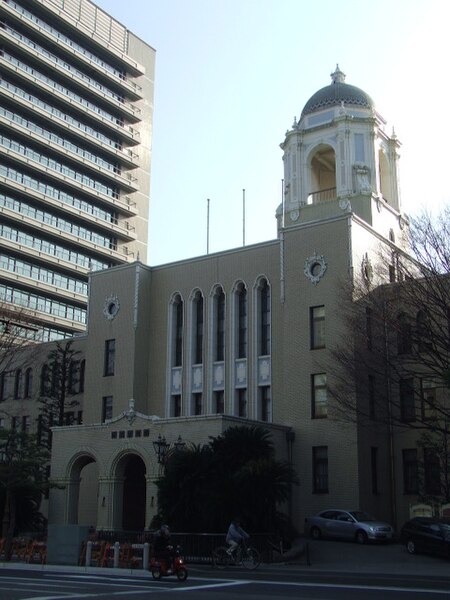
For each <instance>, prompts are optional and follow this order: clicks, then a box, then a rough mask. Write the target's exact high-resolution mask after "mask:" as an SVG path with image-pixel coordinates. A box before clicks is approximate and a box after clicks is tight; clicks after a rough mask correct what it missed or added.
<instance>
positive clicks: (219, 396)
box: [214, 390, 225, 415]
mask: <svg viewBox="0 0 450 600" xmlns="http://www.w3.org/2000/svg"><path fill="white" fill-rule="evenodd" d="M214 402H215V405H216V413H217V414H218V415H223V413H224V411H225V398H224V393H223V391H222V390H221V391H219V392H214Z"/></svg>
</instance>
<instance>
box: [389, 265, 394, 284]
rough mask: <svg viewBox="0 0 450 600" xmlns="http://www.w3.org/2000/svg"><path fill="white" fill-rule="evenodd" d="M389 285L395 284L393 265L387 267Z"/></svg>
mask: <svg viewBox="0 0 450 600" xmlns="http://www.w3.org/2000/svg"><path fill="white" fill-rule="evenodd" d="M389 283H395V265H389Z"/></svg>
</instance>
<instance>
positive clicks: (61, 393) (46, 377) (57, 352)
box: [39, 340, 80, 447]
mask: <svg viewBox="0 0 450 600" xmlns="http://www.w3.org/2000/svg"><path fill="white" fill-rule="evenodd" d="M79 355H80V352H79V351H75V350H74V349H73V340H69V341H68V342H56V345H55V347H54V349H53V350H52V351H51V352H50V353H49V355H48V357H47V362H46V364H45V365H44V366H43V367H42V372H41V389H40V398H39V401H40V403H41V411H40V416H41V419H40V421H41V423H40V424H41V428H43V429H44V430H46V431H47V432H48V433H50V428H51V427H52V426H53V425H58V426H61V425H65V424H66V423H65V413H66V411H67V410H69V411H70V410H73V409H74V408H75V407H77V406H79V402H78V400H76V399H75V398H73V393H74V392H75V390H76V389H77V386H78V384H79V378H80V369H79V367H80V362H79ZM50 446H51V438H50V435H49V447H50Z"/></svg>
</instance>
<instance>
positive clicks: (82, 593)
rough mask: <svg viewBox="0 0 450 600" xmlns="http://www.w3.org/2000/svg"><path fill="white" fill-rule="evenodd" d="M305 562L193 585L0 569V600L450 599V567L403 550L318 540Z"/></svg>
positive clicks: (127, 573)
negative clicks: (180, 599) (308, 561)
mask: <svg viewBox="0 0 450 600" xmlns="http://www.w3.org/2000/svg"><path fill="white" fill-rule="evenodd" d="M309 549H310V558H311V565H306V563H305V560H304V558H301V559H296V560H293V561H289V562H288V563H280V564H277V565H261V567H260V568H259V569H257V570H256V571H245V570H243V569H230V570H227V571H218V570H215V569H213V568H212V567H211V566H198V565H188V568H189V579H188V580H187V581H186V582H185V583H179V582H178V581H177V580H175V579H174V578H173V577H172V578H166V579H164V580H162V581H161V582H155V581H153V580H152V578H151V576H150V574H149V573H148V572H147V571H143V570H135V571H131V570H129V569H100V568H95V567H87V568H86V567H55V566H51V565H45V566H40V565H24V564H15V565H12V564H7V563H3V564H1V563H0V600H75V599H80V600H84V599H87V598H92V599H98V600H103V599H104V600H111V598H112V597H114V600H141V599H142V600H144V598H145V599H146V600H150V598H149V597H150V596H152V597H154V598H155V600H157V599H159V598H164V599H165V600H170V599H172V598H173V599H175V598H180V595H182V598H183V600H191V599H192V600H194V599H195V600H201V599H202V598H204V599H206V600H209V599H210V598H211V599H214V600H259V599H262V600H264V599H265V598H266V597H267V599H269V598H270V599H271V600H283V599H284V598H302V600H310V599H313V598H314V599H321V600H341V599H342V600H360V599H361V598H364V600H394V599H395V600H403V599H405V600H431V599H434V600H436V599H440V598H448V599H449V600H450V564H449V562H448V561H446V560H443V559H440V558H434V557H430V556H421V555H418V556H411V555H409V554H408V553H407V552H406V551H405V550H404V548H403V547H402V546H400V545H398V544H391V545H387V546H370V545H369V546H358V545H356V544H354V543H350V542H332V541H322V540H320V541H312V542H310V544H309Z"/></svg>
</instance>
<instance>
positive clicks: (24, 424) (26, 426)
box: [22, 415, 31, 433]
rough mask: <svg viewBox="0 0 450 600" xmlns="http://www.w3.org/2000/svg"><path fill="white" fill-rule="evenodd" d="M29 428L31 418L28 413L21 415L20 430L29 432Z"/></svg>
mask: <svg viewBox="0 0 450 600" xmlns="http://www.w3.org/2000/svg"><path fill="white" fill-rule="evenodd" d="M30 429H31V419H30V417H29V416H28V415H26V416H23V417H22V431H23V432H25V433H30Z"/></svg>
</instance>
